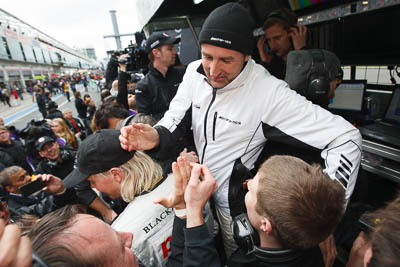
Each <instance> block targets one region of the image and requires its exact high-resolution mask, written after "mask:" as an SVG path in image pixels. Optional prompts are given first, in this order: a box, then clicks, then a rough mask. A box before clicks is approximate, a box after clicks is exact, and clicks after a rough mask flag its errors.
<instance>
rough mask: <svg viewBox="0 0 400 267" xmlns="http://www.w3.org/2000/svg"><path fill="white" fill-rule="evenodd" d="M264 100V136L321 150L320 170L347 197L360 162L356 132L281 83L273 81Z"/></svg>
mask: <svg viewBox="0 0 400 267" xmlns="http://www.w3.org/2000/svg"><path fill="white" fill-rule="evenodd" d="M276 81H278V80H276ZM266 102H267V103H265V106H268V105H270V106H269V107H268V111H266V112H265V114H264V117H263V119H262V120H263V125H262V127H263V132H264V136H265V137H266V138H267V139H271V140H275V141H279V142H284V143H287V144H290V145H294V146H297V147H304V146H311V147H314V148H317V149H321V150H323V151H322V153H321V157H322V158H323V160H324V163H325V169H324V172H325V173H327V174H328V175H329V176H330V177H331V178H332V179H336V180H337V181H339V182H340V184H341V185H342V186H343V188H344V189H345V190H346V199H347V200H349V199H350V197H351V194H352V192H353V189H354V186H355V183H356V179H357V174H358V170H359V166H360V161H361V142H362V138H361V135H360V133H359V131H358V130H357V129H356V128H355V127H353V126H352V125H351V124H350V123H349V122H347V121H346V120H345V119H343V118H342V117H340V116H337V115H333V114H332V113H330V112H329V111H327V110H325V109H323V108H321V107H320V106H318V105H314V104H312V103H311V102H310V101H308V100H306V99H305V98H304V97H303V96H301V95H299V94H297V93H296V92H295V91H293V90H290V89H289V87H288V85H287V84H286V83H285V82H281V81H279V82H277V86H276V88H275V89H274V93H273V96H272V97H270V99H267V100H266Z"/></svg>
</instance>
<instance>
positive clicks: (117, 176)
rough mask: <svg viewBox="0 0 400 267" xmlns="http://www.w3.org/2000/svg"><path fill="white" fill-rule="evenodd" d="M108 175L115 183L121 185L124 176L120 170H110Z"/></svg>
mask: <svg viewBox="0 0 400 267" xmlns="http://www.w3.org/2000/svg"><path fill="white" fill-rule="evenodd" d="M110 173H111V175H112V177H113V179H114V181H115V182H117V183H119V184H121V183H122V178H123V176H124V172H123V171H122V170H121V169H120V168H112V169H111V170H110Z"/></svg>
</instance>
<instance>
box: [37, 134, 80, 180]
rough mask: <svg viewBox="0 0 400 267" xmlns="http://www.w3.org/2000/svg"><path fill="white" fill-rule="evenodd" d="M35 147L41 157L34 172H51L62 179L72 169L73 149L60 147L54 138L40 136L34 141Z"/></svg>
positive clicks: (74, 153) (73, 160)
mask: <svg viewBox="0 0 400 267" xmlns="http://www.w3.org/2000/svg"><path fill="white" fill-rule="evenodd" d="M35 148H36V150H37V151H38V153H39V156H40V157H41V158H42V160H41V161H40V162H39V164H38V166H37V168H36V171H35V173H47V174H52V175H54V176H57V177H59V178H61V179H64V178H65V177H67V175H68V174H69V173H70V172H71V171H72V170H73V169H74V162H75V155H76V152H75V151H74V150H73V149H68V148H65V147H60V145H59V144H58V142H57V140H55V139H54V138H52V137H50V136H42V137H40V138H39V139H38V140H37V141H36V143H35Z"/></svg>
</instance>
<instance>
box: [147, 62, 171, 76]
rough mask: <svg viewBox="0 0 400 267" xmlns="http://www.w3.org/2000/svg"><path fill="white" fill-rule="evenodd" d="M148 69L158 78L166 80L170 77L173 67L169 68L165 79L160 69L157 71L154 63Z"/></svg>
mask: <svg viewBox="0 0 400 267" xmlns="http://www.w3.org/2000/svg"><path fill="white" fill-rule="evenodd" d="M148 67H149V72H152V73H153V74H155V75H157V76H159V77H161V78H165V77H167V76H168V74H169V71H170V70H171V68H172V67H173V66H170V67H169V68H168V70H167V73H166V74H165V77H164V75H163V74H162V73H161V72H160V71H159V70H158V69H156V68H155V67H154V66H153V63H152V62H150V63H149V66H148Z"/></svg>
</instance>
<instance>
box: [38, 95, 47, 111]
mask: <svg viewBox="0 0 400 267" xmlns="http://www.w3.org/2000/svg"><path fill="white" fill-rule="evenodd" d="M36 103H37V105H38V107H39V110H45V109H46V101H45V100H44V99H43V94H36Z"/></svg>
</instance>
